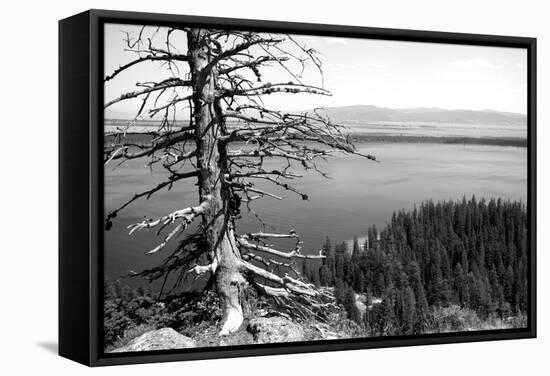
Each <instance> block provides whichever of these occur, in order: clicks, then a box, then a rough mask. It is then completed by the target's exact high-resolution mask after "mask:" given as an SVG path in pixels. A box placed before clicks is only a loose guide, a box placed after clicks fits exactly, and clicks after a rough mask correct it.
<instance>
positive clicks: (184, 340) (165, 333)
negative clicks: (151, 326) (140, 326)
mask: <svg viewBox="0 0 550 376" xmlns="http://www.w3.org/2000/svg"><path fill="white" fill-rule="evenodd" d="M195 346H196V343H195V341H193V340H192V339H191V338H189V337H186V336H184V335H181V334H179V333H178V332H176V331H175V330H174V329H172V328H162V329H158V330H152V331H150V332H147V333H144V334H142V335H140V336H139V337H136V338H134V339H133V340H131V341H130V342H128V343H127V344H126V345H124V346H122V347H119V348H118V349H115V350H113V351H111V352H113V353H119V352H130V351H153V350H170V349H187V348H191V347H195Z"/></svg>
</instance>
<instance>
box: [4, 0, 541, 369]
mask: <svg viewBox="0 0 550 376" xmlns="http://www.w3.org/2000/svg"><path fill="white" fill-rule="evenodd" d="M545 3H547V2H545V1H530V0H523V1H517V0H516V1H505V0H500V1H480V0H477V1H476V0H474V1H471V0H460V1H459V0H457V1H453V2H450V1H437V0H434V1H427V0H415V1H410V0H402V1H380V0H378V1H355V2H353V1H346V0H338V1H331V2H327V1H325V2H321V1H320V0H318V1H307V2H306V1H297V0H276V1H261V0H256V1H245V0H237V1H227V0H225V1H222V0H200V1H195V2H191V1H184V0H180V1H178V2H175V1H173V2H170V3H169V2H166V1H164V2H161V1H146V0H131V1H125V0H108V1H107V0H96V1H72V2H66V3H63V2H61V1H22V0H11V1H6V2H4V7H3V9H2V21H1V22H0V28H1V30H2V31H1V33H0V56H1V58H0V66H1V68H0V74H1V75H2V79H1V80H0V88H1V89H0V95H1V96H2V100H1V102H0V103H1V105H0V108H1V110H2V111H1V115H0V119H2V120H1V121H0V127H1V128H2V133H1V134H2V137H1V138H0V144H1V147H0V153H1V159H0V160H1V161H2V169H1V170H0V172H1V175H0V176H1V179H2V184H0V190H1V192H2V194H1V196H0V197H1V203H0V221H1V226H0V229H1V233H2V238H3V239H2V242H0V278H1V284H0V286H1V290H0V291H1V293H0V373H1V374H3V375H15V374H29V375H32V374H55V375H81V374H82V375H85V374H86V375H87V374H100V373H101V374H105V375H127V374H128V375H130V374H131V375H161V374H188V375H205V374H216V373H222V372H223V373H224V374H231V375H233V374H235V375H236V374H240V375H252V374H255V375H258V374H261V375H271V374H273V375H278V376H280V375H284V374H287V375H291V374H297V373H298V372H301V373H306V374H309V373H311V374H313V375H331V374H332V375H343V374H348V373H357V374H365V375H367V374H368V375H382V374H383V375H387V374H407V375H410V374H423V375H441V374H444V375H446V376H451V375H464V374H471V375H474V374H481V373H482V372H484V373H485V374H493V375H519V374H547V372H548V371H549V370H550V364H549V357H550V355H549V354H550V351H549V350H550V340H549V338H548V337H549V335H550V329H549V322H548V321H547V317H548V311H549V307H548V297H549V292H548V291H549V289H550V277H549V276H550V272H549V271H548V267H549V266H550V262H549V256H548V253H547V252H546V251H547V249H548V246H549V241H550V240H549V237H548V235H547V233H548V232H547V231H548V228H549V225H550V223H549V220H548V216H547V215H545V214H546V212H548V210H549V209H550V207H549V199H548V196H547V195H545V191H546V190H547V189H549V185H548V183H549V173H548V171H549V169H548V168H547V166H548V164H549V163H550V160H549V157H550V156H549V154H550V153H549V151H548V149H546V150H545V146H546V145H548V144H549V143H550V136H549V131H548V128H547V127H546V125H547V124H546V123H547V121H548V120H549V116H550V115H549V111H548V110H547V108H548V107H547V106H549V104H548V103H549V101H550V94H549V92H548V90H549V89H550V82H549V78H550V76H549V74H548V71H547V67H548V66H549V64H550V57H549V54H550V26H548V14H549V9H546V7H545V5H544V4H545ZM87 8H106V9H118V10H134V11H149V12H165V13H179V14H197V15H208V16H224V17H241V18H259V19H270V20H288V21H297V22H318V23H328V24H349V25H360V26H378V27H390V28H405V29H423V30H436V31H453V32H472V33H483V34H503V35H519V36H530V37H537V38H538V43H539V44H538V50H539V56H538V67H539V72H538V85H539V90H538V117H539V122H538V148H539V152H538V164H539V171H538V175H539V184H538V189H539V197H538V210H539V217H538V230H539V239H538V265H539V266H538V275H539V279H538V287H539V296H538V301H539V310H538V316H539V338H538V339H536V340H518V341H501V342H489V343H471V344H458V345H439V346H424V347H409V348H393V349H385V350H362V351H347V352H331V353H318V354H309V355H308V354H306V355H294V356H292V355H289V356H270V357H256V358H244V359H231V360H210V361H200V362H187V363H166V364H152V365H139V366H118V367H110V368H102V369H87V368H85V367H83V366H80V365H77V364H76V363H73V362H71V361H69V360H66V359H62V358H60V357H58V356H56V355H55V346H56V342H57V220H58V216H57V20H58V19H60V18H64V17H67V16H70V15H72V14H74V13H77V12H80V11H82V10H85V9H87Z"/></svg>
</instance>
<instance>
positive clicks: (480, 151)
mask: <svg viewBox="0 0 550 376" xmlns="http://www.w3.org/2000/svg"><path fill="white" fill-rule="evenodd" d="M358 147H359V149H360V150H361V151H362V152H364V153H372V154H375V155H376V157H377V158H378V159H379V160H380V161H381V163H374V162H372V161H369V160H366V159H363V158H360V157H356V156H345V155H338V156H335V157H334V158H332V159H330V160H329V162H328V163H321V164H320V165H319V167H321V168H322V169H323V170H324V171H325V172H327V173H328V174H329V175H330V176H331V177H332V179H326V178H323V177H322V176H320V175H318V174H316V173H314V172H307V173H305V175H304V178H302V179H297V180H295V181H294V182H293V183H294V185H295V186H296V187H297V188H298V189H299V190H301V191H304V192H306V193H308V194H309V201H302V200H301V198H300V197H299V196H297V195H294V194H292V193H291V192H287V191H280V190H277V189H271V191H272V192H273V193H276V194H282V195H285V196H286V198H285V200H283V201H277V200H273V199H268V198H266V199H264V200H258V201H255V202H254V203H253V204H252V205H253V209H254V210H255V211H256V212H257V213H259V214H261V217H262V219H263V221H264V222H265V223H267V224H269V225H270V226H272V228H268V229H269V230H271V229H274V230H276V231H278V232H288V231H289V230H290V229H294V230H295V231H296V232H297V233H299V234H300V236H301V240H302V241H303V242H304V244H303V252H305V253H316V252H317V251H318V250H319V249H320V247H321V246H322V244H323V243H324V240H325V237H326V236H327V235H328V236H330V237H331V239H332V240H333V243H334V242H341V241H346V240H349V239H351V238H352V237H353V236H361V235H364V234H365V233H366V230H367V228H368V227H369V226H371V225H372V224H376V225H377V226H378V227H379V228H381V227H382V226H383V225H384V224H385V223H386V221H388V220H389V219H390V217H391V215H392V213H393V212H394V211H396V210H399V209H402V208H405V209H409V208H412V207H413V206H414V204H418V203H420V202H421V201H423V200H427V199H433V200H447V199H451V200H457V199H461V198H462V196H463V195H466V196H467V197H471V196H472V195H473V194H475V195H476V197H477V198H479V199H481V198H482V197H485V198H491V197H501V198H504V199H510V200H522V201H524V202H525V201H526V197H527V149H526V148H519V147H509V146H486V145H448V144H418V143H386V144H383V143H373V144H360V145H358ZM145 163H146V162H145V161H129V162H128V163H127V164H125V165H121V166H120V167H118V168H117V169H115V170H113V169H112V167H109V166H108V167H107V168H106V169H105V205H106V211H109V210H112V209H114V208H115V207H118V206H119V205H120V204H122V203H123V202H124V201H125V200H127V199H128V198H130V197H131V196H132V195H133V194H134V193H135V192H140V191H141V190H144V189H146V188H151V187H153V186H154V185H156V184H157V183H158V182H160V181H162V178H163V176H164V175H163V173H162V172H161V171H160V170H152V171H151V170H149V169H147V168H144V165H145ZM274 166H275V164H274ZM193 184H194V181H192V180H189V181H184V182H183V183H182V184H179V185H178V186H176V187H174V188H173V189H172V190H171V191H163V192H159V193H157V194H156V195H155V196H153V198H152V199H150V200H145V199H143V200H140V201H138V202H136V203H134V205H132V206H130V207H129V208H127V209H125V210H124V211H122V212H121V213H120V214H119V216H118V217H117V218H116V219H115V221H114V222H113V228H112V229H111V230H110V231H108V232H106V233H105V273H106V275H108V276H110V277H118V276H121V275H125V274H126V273H127V272H128V271H129V270H135V271H138V270H141V269H143V268H147V267H152V266H155V265H157V264H158V263H159V262H160V261H161V260H163V259H164V257H166V256H167V254H168V252H169V249H170V247H167V249H165V250H164V251H163V252H159V253H158V254H155V255H146V252H147V251H148V250H150V249H152V248H154V247H155V246H156V244H158V243H159V242H160V240H161V239H162V238H160V237H157V238H155V236H154V234H155V233H154V232H153V231H146V230H142V231H141V232H138V233H135V234H134V235H132V236H128V231H127V229H126V226H127V225H128V224H131V223H135V222H139V221H141V220H142V218H143V217H144V216H147V217H150V218H156V217H159V216H162V215H165V214H167V213H170V212H172V211H174V210H176V209H179V208H184V207H187V206H189V205H193V204H195V203H197V194H196V186H194V185H193ZM245 211H246V210H245V209H244V208H243V213H244V212H245ZM244 214H245V217H244V218H243V219H242V220H241V221H240V222H238V224H237V226H238V227H237V231H238V232H240V233H245V232H250V231H258V230H261V229H262V225H261V223H260V222H258V221H257V220H256V219H255V218H254V217H253V216H252V215H246V213H244Z"/></svg>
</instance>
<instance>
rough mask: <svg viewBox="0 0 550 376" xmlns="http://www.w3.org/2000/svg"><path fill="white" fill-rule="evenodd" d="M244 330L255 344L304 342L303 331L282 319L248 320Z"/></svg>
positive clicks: (296, 325) (261, 318) (263, 318)
mask: <svg viewBox="0 0 550 376" xmlns="http://www.w3.org/2000/svg"><path fill="white" fill-rule="evenodd" d="M246 330H247V331H248V332H249V333H251V334H252V337H253V338H254V341H255V342H256V343H281V342H298V341H303V340H304V330H303V329H302V327H301V326H300V325H298V324H295V323H293V322H292V321H290V320H288V319H286V318H284V317H260V318H255V319H252V320H250V322H249V323H248V326H247V328H246Z"/></svg>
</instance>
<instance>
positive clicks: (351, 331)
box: [108, 314, 360, 352]
mask: <svg viewBox="0 0 550 376" xmlns="http://www.w3.org/2000/svg"><path fill="white" fill-rule="evenodd" d="M218 332H219V328H218V327H217V326H215V325H212V326H208V327H205V326H202V325H201V326H197V327H196V328H194V329H190V330H187V331H186V333H185V334H187V335H184V334H182V333H179V332H177V331H176V330H174V329H172V328H162V329H157V330H150V331H147V332H145V333H143V334H141V335H139V336H137V337H135V338H133V339H131V340H130V341H129V342H128V343H126V344H124V345H122V346H120V347H117V348H115V349H111V350H109V351H108V352H132V351H152V350H170V349H186V348H194V347H219V346H235V345H244V344H264V343H287V342H302V341H315V340H326V339H339V338H350V337H356V336H359V335H360V328H359V327H358V326H357V325H355V324H354V323H353V322H351V321H349V320H347V319H346V318H345V316H342V315H340V314H335V315H333V317H332V318H331V322H325V323H321V322H317V321H310V322H302V323H297V322H294V321H292V320H290V319H288V318H286V317H282V316H271V317H256V318H253V319H250V320H249V321H248V322H247V323H245V324H244V325H243V326H242V328H241V329H240V330H238V331H237V332H235V333H233V334H231V335H228V336H219V335H218Z"/></svg>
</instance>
